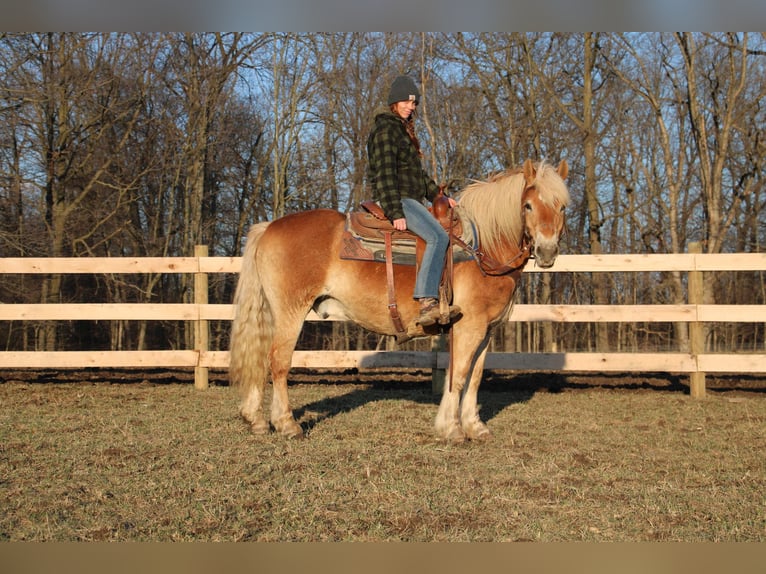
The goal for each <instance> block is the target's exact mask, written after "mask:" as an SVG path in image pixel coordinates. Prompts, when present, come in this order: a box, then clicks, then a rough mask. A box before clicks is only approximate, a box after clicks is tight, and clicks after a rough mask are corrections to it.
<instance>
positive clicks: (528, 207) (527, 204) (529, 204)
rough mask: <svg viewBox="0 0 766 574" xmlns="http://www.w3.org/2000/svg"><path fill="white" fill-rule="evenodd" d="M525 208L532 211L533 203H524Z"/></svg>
mask: <svg viewBox="0 0 766 574" xmlns="http://www.w3.org/2000/svg"><path fill="white" fill-rule="evenodd" d="M524 209H526V210H527V211H532V204H531V203H529V202H526V203H525V204H524Z"/></svg>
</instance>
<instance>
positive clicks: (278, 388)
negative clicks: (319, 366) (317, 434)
mask: <svg viewBox="0 0 766 574" xmlns="http://www.w3.org/2000/svg"><path fill="white" fill-rule="evenodd" d="M289 323H290V324H292V326H291V327H284V323H282V328H281V329H280V330H279V331H278V332H277V333H275V335H274V342H273V343H272V346H271V353H270V361H271V384H272V387H273V396H272V399H271V424H272V426H273V427H274V430H276V431H277V432H278V433H280V434H282V435H283V436H285V437H287V438H302V437H303V429H302V428H301V426H300V425H299V424H298V423H297V422H296V421H295V418H294V417H293V411H292V409H291V408H290V400H289V397H288V395H287V375H288V373H289V372H290V366H291V364H292V359H293V351H294V350H295V344H296V342H297V340H298V335H300V331H301V326H302V324H303V318H302V317H301V318H297V319H293V320H291V321H289Z"/></svg>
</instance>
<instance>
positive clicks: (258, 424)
mask: <svg viewBox="0 0 766 574" xmlns="http://www.w3.org/2000/svg"><path fill="white" fill-rule="evenodd" d="M270 430H271V429H270V428H269V423H267V422H266V421H264V420H260V421H255V422H251V423H250V432H251V433H253V434H257V435H264V434H269V431H270Z"/></svg>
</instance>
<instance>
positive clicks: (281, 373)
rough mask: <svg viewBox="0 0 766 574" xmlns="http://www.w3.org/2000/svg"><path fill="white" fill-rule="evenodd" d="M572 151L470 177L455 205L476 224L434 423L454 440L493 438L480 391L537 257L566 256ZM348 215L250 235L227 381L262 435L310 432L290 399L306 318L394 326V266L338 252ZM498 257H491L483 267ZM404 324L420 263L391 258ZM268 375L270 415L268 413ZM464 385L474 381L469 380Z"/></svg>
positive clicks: (455, 280)
mask: <svg viewBox="0 0 766 574" xmlns="http://www.w3.org/2000/svg"><path fill="white" fill-rule="evenodd" d="M568 171H569V168H568V165H567V163H566V160H562V161H561V162H560V163H559V165H558V167H553V166H552V165H550V164H548V163H546V162H545V161H541V162H537V163H533V162H532V160H530V159H527V160H526V161H525V162H524V164H523V166H522V167H520V168H515V169H510V170H506V171H504V172H501V173H500V174H497V175H495V176H492V177H491V178H489V179H487V180H486V181H473V182H471V183H469V184H468V185H467V186H466V187H465V188H463V190H462V191H460V192H459V193H458V194H456V195H457V198H458V199H457V205H456V207H455V208H454V209H455V210H456V212H457V213H458V214H459V215H460V218H461V221H463V222H466V224H467V225H466V226H472V227H474V228H475V229H476V230H478V236H479V247H478V248H477V249H475V250H474V251H473V255H474V257H472V258H471V259H469V260H463V261H461V262H457V263H455V264H454V266H453V269H452V297H453V303H454V304H455V305H457V306H459V308H460V310H461V316H460V317H459V318H457V320H456V321H455V322H454V323H453V324H452V325H450V327H449V328H450V330H451V333H450V336H451V337H452V339H451V342H450V345H451V353H452V356H451V360H450V370H448V373H447V380H449V381H450V384H449V385H446V384H445V385H444V391H443V394H442V398H441V402H440V404H439V408H438V412H437V415H436V419H435V423H434V427H435V431H436V434H437V437H439V439H441V440H445V441H447V442H455V443H459V442H463V441H465V440H483V439H488V438H490V437H491V432H490V430H489V428H488V427H487V425H486V424H485V423H484V422H483V421H482V420H481V419H480V417H479V410H478V404H477V394H478V390H479V385H480V384H481V379H482V374H483V369H484V360H485V357H486V353H487V348H488V344H489V341H490V334H491V330H492V328H493V327H495V326H496V325H497V324H498V323H500V322H501V321H503V320H507V318H508V316H509V314H510V311H511V307H512V304H513V294H514V292H515V290H516V286H517V284H518V281H519V279H520V277H521V273H522V271H523V269H524V266H525V265H526V264H527V262H528V261H529V259H530V258H534V261H535V263H536V265H538V266H540V267H542V268H548V267H551V266H552V265H553V264H554V262H555V259H556V257H557V255H558V253H559V240H560V237H561V234H562V231H563V229H564V223H565V211H564V210H565V207H566V205H567V204H568V203H569V200H570V196H569V191H568V189H567V186H566V184H565V182H564V180H565V179H566V177H567V175H568ZM345 219H346V217H345V215H344V214H342V213H340V212H338V211H335V210H332V209H315V210H309V211H303V212H297V213H292V214H288V215H285V216H283V217H280V218H278V219H275V220H273V221H271V222H262V223H257V224H255V225H253V226H252V228H251V229H250V230H249V232H248V237H247V240H246V243H245V248H244V251H243V256H242V267H241V270H240V275H239V280H238V282H237V287H236V290H235V294H234V305H235V312H234V319H233V322H232V329H231V337H230V364H229V379H230V383H231V386H232V387H238V388H239V389H240V393H241V402H240V406H239V410H240V414H241V416H242V418H243V419H244V420H245V421H246V422H247V423H248V424H249V425H250V429H251V431H252V432H253V433H254V434H266V433H269V432H271V430H272V428H273V430H274V431H275V432H277V433H281V434H282V435H284V436H285V437H288V438H300V437H303V436H304V433H303V429H302V427H301V426H300V425H299V424H298V423H297V422H296V420H295V418H294V417H293V412H292V410H291V408H290V404H289V399H288V392H287V388H288V385H287V377H288V373H289V370H290V367H291V362H292V355H293V352H294V350H295V345H296V343H297V340H298V337H299V335H300V332H301V329H302V325H303V322H304V321H305V319H306V316H307V315H308V313H309V312H310V310H312V309H314V310H315V311H316V312H317V313H318V314H320V316H327V315H328V314H333V315H335V316H339V317H342V318H344V319H345V320H348V321H353V322H355V323H357V324H358V325H360V326H362V327H363V328H365V329H367V330H370V331H372V332H375V333H378V334H381V335H395V334H396V333H395V328H394V326H393V324H392V317H391V315H390V309H389V301H388V297H387V281H386V273H387V271H386V265H384V264H382V263H380V262H376V261H358V260H349V259H342V258H340V257H339V255H338V253H339V251H340V248H341V236H342V234H343V232H344V226H345ZM484 257H486V260H485V261H493V262H495V265H492V266H489V267H488V266H487V265H486V263H484V264H482V259H484ZM393 267H394V279H395V284H396V289H397V292H398V293H399V294H407V296H403V297H400V299H401V301H400V302H399V305H398V310H399V313H400V315H401V319H402V320H403V321H404V322H405V324H411V323H413V322H414V321H415V318H416V317H417V315H418V311H419V306H418V302H417V301H416V300H414V299H412V298H411V294H412V292H413V289H414V285H415V273H416V270H415V267H414V266H411V265H394V266H393ZM269 375H270V376H271V381H272V387H273V389H272V390H273V392H272V402H271V412H270V417H269V420H268V421H267V420H266V418H265V417H264V414H263V412H262V410H263V409H262V402H263V397H264V390H265V386H266V383H267V382H268V378H269ZM466 385H467V387H466Z"/></svg>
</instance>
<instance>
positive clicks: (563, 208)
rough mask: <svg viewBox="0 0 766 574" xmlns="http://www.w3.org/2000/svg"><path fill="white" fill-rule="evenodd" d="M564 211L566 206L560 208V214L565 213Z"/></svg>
mask: <svg viewBox="0 0 766 574" xmlns="http://www.w3.org/2000/svg"><path fill="white" fill-rule="evenodd" d="M566 209H567V206H566V205H562V206H561V210H560V211H561V213H564V212H565V211H566Z"/></svg>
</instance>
